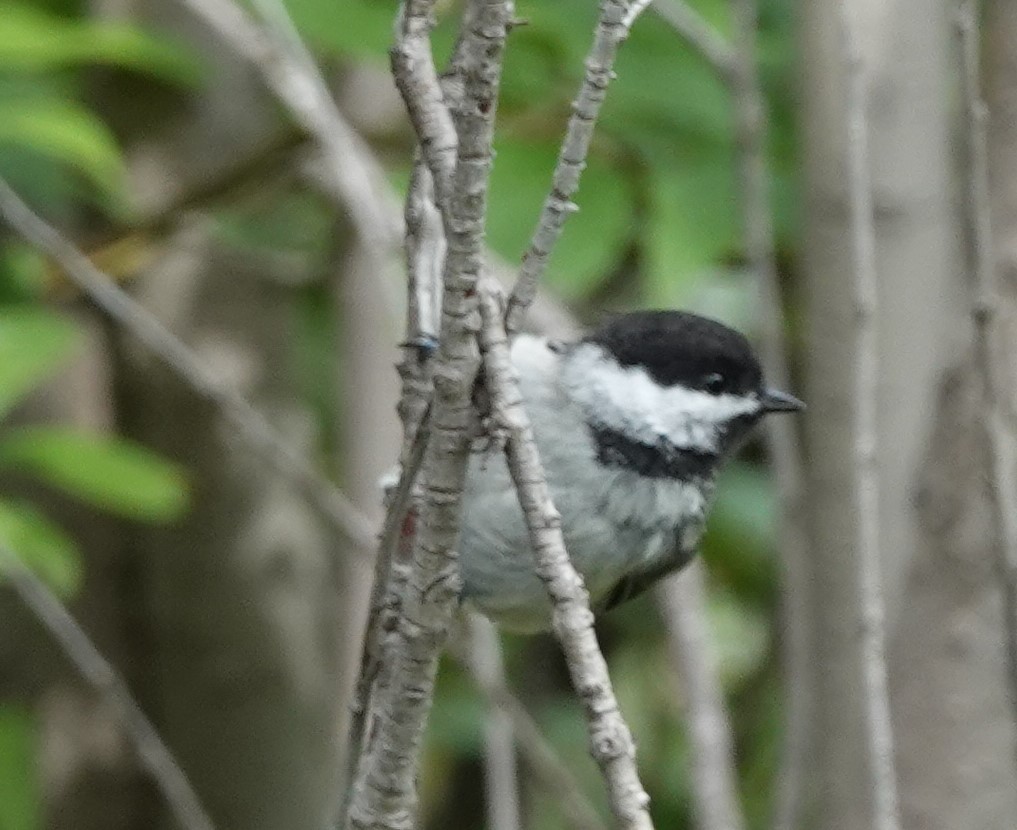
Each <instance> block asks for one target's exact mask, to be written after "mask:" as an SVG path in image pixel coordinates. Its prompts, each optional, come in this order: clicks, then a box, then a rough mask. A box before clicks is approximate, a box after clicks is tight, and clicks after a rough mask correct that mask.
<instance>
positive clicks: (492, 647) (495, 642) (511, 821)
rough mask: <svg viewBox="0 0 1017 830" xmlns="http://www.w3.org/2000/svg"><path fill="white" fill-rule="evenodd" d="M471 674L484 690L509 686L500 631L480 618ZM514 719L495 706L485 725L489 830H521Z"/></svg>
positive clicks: (473, 636)
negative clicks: (506, 679)
mask: <svg viewBox="0 0 1017 830" xmlns="http://www.w3.org/2000/svg"><path fill="white" fill-rule="evenodd" d="M467 635H468V640H469V644H468V649H469V662H470V671H471V673H472V674H473V675H474V677H476V678H477V682H478V685H480V686H481V687H482V688H500V687H504V685H505V665H504V660H503V656H502V650H501V641H500V639H499V637H498V629H497V628H495V626H494V623H493V622H491V621H490V620H489V619H487V618H486V617H482V616H480V615H479V614H471V615H470V616H469V618H468V627H467ZM513 731H514V730H513V728H512V717H511V716H510V715H509V713H508V712H506V711H504V710H503V709H501V708H499V707H497V706H492V707H491V708H490V709H488V712H487V722H486V723H485V724H484V801H485V806H486V808H487V827H488V830H520V827H521V826H522V823H521V819H520V815H519V813H520V801H519V770H518V768H517V765H516V747H515V739H514V737H513Z"/></svg>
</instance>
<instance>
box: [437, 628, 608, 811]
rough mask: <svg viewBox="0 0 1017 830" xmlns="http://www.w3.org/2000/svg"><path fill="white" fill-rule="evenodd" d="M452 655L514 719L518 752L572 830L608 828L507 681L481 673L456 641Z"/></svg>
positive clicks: (488, 697)
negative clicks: (497, 679) (558, 802)
mask: <svg viewBox="0 0 1017 830" xmlns="http://www.w3.org/2000/svg"><path fill="white" fill-rule="evenodd" d="M452 649H453V656H454V657H455V658H456V660H458V661H459V663H460V664H461V665H462V666H463V667H464V668H465V669H466V670H467V671H468V672H469V674H470V678H471V679H472V680H473V682H474V683H475V684H476V686H477V689H478V690H479V691H480V693H481V694H482V695H483V696H484V698H485V699H486V700H487V702H488V704H489V706H490V707H491V708H497V709H498V710H499V711H501V712H503V713H504V714H505V715H506V716H507V717H508V718H509V719H510V720H511V721H512V730H513V732H514V733H515V739H516V743H517V745H518V747H519V754H520V755H521V756H522V759H523V761H525V763H526V765H527V767H528V768H529V770H530V771H531V772H532V774H533V777H534V779H535V781H536V783H537V784H538V785H539V786H541V787H543V788H544V789H545V790H546V792H547V794H548V795H550V796H552V797H553V798H555V799H558V800H560V803H561V810H562V817H563V818H564V820H565V822H566V823H567V824H568V826H569V827H571V828H572V829H573V830H606V828H605V826H604V822H603V820H602V819H601V817H600V815H599V814H598V813H597V810H596V809H595V808H594V806H593V805H592V804H591V803H590V801H589V800H588V799H587V798H586V797H585V796H584V795H583V787H582V785H581V784H580V783H579V781H577V780H576V777H575V776H574V775H573V774H572V771H571V770H570V769H569V767H568V765H567V764H566V763H565V761H564V760H562V758H561V756H560V755H559V754H558V752H557V751H556V750H555V748H554V747H553V746H552V745H551V744H550V743H549V742H548V741H547V739H546V738H545V737H544V732H543V730H542V729H541V727H540V725H539V724H538V723H537V722H536V721H535V720H534V719H533V717H532V716H531V715H530V713H529V712H528V711H526V707H525V706H524V705H523V704H522V702H521V701H520V700H519V698H517V697H516V696H515V695H514V694H513V693H512V690H511V689H509V688H508V686H507V685H506V684H505V683H504V681H500V682H495V681H494V680H493V679H492V678H490V677H487V676H482V675H481V674H480V673H478V672H477V671H476V669H475V667H474V665H473V663H472V661H471V660H470V659H469V655H468V654H466V653H465V650H464V649H463V648H461V647H459V644H457V643H455V642H454V643H453V644H452Z"/></svg>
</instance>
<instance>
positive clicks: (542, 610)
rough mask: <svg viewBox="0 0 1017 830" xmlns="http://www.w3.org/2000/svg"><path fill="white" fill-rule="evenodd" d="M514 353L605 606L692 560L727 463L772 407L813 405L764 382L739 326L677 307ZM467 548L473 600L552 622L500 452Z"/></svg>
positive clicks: (550, 475)
mask: <svg viewBox="0 0 1017 830" xmlns="http://www.w3.org/2000/svg"><path fill="white" fill-rule="evenodd" d="M512 359H513V362H514V363H515V365H516V368H517V370H518V372H519V382H520V387H521V391H522V394H523V398H524V400H525V403H526V409H527V412H528V413H529V416H530V419H531V421H532V424H533V431H534V435H535V437H536V441H537V446H538V449H539V451H540V457H541V460H542V461H543V464H544V470H545V472H546V474H547V480H548V484H549V486H550V488H551V495H552V497H553V499H554V503H555V506H556V507H557V508H558V511H559V513H561V518H562V529H563V532H564V536H565V545H566V548H567V549H568V552H569V555H570V557H571V559H572V562H573V564H574V565H575V566H576V568H577V569H578V570H579V572H580V573H581V574H582V575H583V579H584V580H585V582H586V587H587V589H588V590H589V592H590V599H591V603H592V605H593V607H594V610H605V609H608V608H612V607H614V606H615V605H617V604H618V603H620V602H623V601H625V600H627V599H630V598H632V597H634V596H636V595H638V594H640V593H642V592H643V591H645V590H646V589H647V588H648V587H650V586H651V585H652V584H653V583H654V582H656V581H657V580H658V579H660V578H661V577H663V576H666V575H667V574H669V573H671V572H673V571H675V570H677V569H678V568H681V567H682V566H683V565H685V564H686V563H687V562H688V561H689V560H690V559H691V558H692V556H693V555H694V554H695V551H696V548H697V546H698V544H699V539H700V536H701V535H702V532H703V527H704V524H705V521H706V515H707V511H708V509H709V506H710V503H711V500H712V496H713V491H714V484H715V479H716V475H717V471H718V470H719V468H720V466H721V464H722V463H723V462H724V460H725V459H726V458H728V457H730V456H731V455H732V454H733V452H734V451H735V449H737V447H738V446H739V445H740V444H741V442H742V441H743V440H744V438H745V437H746V435H747V434H748V432H749V430H751V429H752V427H753V426H754V425H755V424H756V423H757V422H758V421H759V420H760V419H761V418H762V416H763V415H765V414H767V413H770V412H794V411H797V410H800V409H802V407H803V406H804V405H803V404H802V402H801V401H799V400H798V399H797V398H794V397H792V396H791V395H789V394H787V393H784V392H779V391H776V390H773V389H769V388H767V387H766V386H765V384H764V383H763V376H762V371H761V370H760V367H759V361H758V360H757V359H756V357H755V355H754V354H753V353H752V349H751V348H750V347H749V344H748V341H746V339H745V338H744V337H743V336H742V335H741V334H739V333H738V332H736V331H733V330H732V329H730V328H728V327H727V326H725V325H722V324H721V323H718V322H716V321H714V320H708V319H706V318H704V317H699V316H696V315H694V314H689V313H686V312H680V311H639V312H634V313H630V314H621V315H618V316H615V317H612V318H610V319H609V320H608V321H607V322H606V323H605V324H604V325H602V326H601V327H600V328H599V329H597V330H596V331H594V332H593V333H591V334H589V335H588V336H586V337H584V338H582V339H581V340H578V341H576V342H572V343H554V342H549V341H548V340H546V339H544V338H540V337H534V336H530V335H520V336H519V337H517V338H516V340H515V341H514V343H513V345H512ZM459 551H460V554H459V562H460V569H461V573H462V579H463V601H464V602H465V603H466V604H467V605H469V606H472V607H475V608H476V609H478V610H480V611H481V612H483V613H484V614H486V615H487V616H489V617H491V618H492V619H493V620H495V621H496V622H498V623H500V624H501V625H503V626H504V627H506V628H508V629H512V630H519V631H535V630H540V629H544V628H547V627H548V626H549V624H550V602H549V600H548V597H547V592H546V590H545V588H544V586H543V584H542V583H541V582H540V580H539V578H538V577H537V575H536V573H535V570H534V557H533V553H532V550H531V548H530V544H529V541H528V535H527V531H526V525H525V522H524V520H523V514H522V511H521V509H520V507H519V503H518V501H517V496H516V492H515V489H514V487H513V485H512V480H511V478H510V477H509V473H508V468H507V466H506V464H505V460H504V458H503V457H502V456H501V455H500V454H499V453H493V452H488V453H478V454H477V455H476V456H475V457H474V458H473V459H472V460H471V463H470V469H469V473H468V477H467V481H466V491H465V496H464V503H463V524H462V536H461V540H460V546H459Z"/></svg>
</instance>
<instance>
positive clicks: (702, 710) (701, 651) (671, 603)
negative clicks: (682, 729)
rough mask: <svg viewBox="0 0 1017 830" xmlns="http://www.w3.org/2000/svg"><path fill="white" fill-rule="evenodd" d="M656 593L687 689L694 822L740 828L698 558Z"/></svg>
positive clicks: (709, 828) (712, 829)
mask: <svg viewBox="0 0 1017 830" xmlns="http://www.w3.org/2000/svg"><path fill="white" fill-rule="evenodd" d="M657 596H658V599H659V604H660V608H661V612H662V613H663V616H664V623H665V625H666V626H667V631H668V645H669V647H670V649H671V653H672V660H673V661H674V664H675V666H676V667H677V668H678V671H679V673H680V675H681V683H682V689H683V691H684V693H685V709H686V718H687V721H688V731H689V738H690V743H691V745H692V764H691V766H692V770H691V772H692V784H693V788H692V791H693V794H694V797H695V801H694V804H695V815H696V826H697V827H698V828H700V830H742V828H744V827H745V817H744V816H743V815H742V808H741V804H740V803H739V800H738V780H737V776H736V773H735V768H734V741H733V738H732V736H731V724H730V722H729V721H728V717H727V710H726V709H725V707H724V690H723V688H722V687H721V685H720V678H719V677H718V673H717V665H716V662H717V661H716V657H715V655H714V653H713V649H712V645H711V643H710V632H709V620H708V618H707V607H706V578H705V574H704V567H703V563H702V560H698V559H697V560H696V561H694V562H692V563H691V564H690V565H688V566H687V567H686V568H685V570H684V571H682V572H681V573H680V574H675V575H674V576H673V577H671V578H670V579H668V580H667V581H666V582H665V583H664V584H663V585H662V586H661V588H660V590H659V591H658V593H657Z"/></svg>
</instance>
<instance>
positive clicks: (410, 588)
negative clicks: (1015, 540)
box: [348, 0, 513, 830]
mask: <svg viewBox="0 0 1017 830" xmlns="http://www.w3.org/2000/svg"><path fill="white" fill-rule="evenodd" d="M512 12H513V7H512V3H511V1H510V0H476V2H474V3H472V4H471V5H470V7H469V8H467V10H466V11H465V12H464V17H463V28H462V30H461V36H460V42H459V46H458V48H457V52H458V54H457V56H456V58H455V66H454V67H453V71H454V72H455V74H456V75H458V76H459V77H461V79H462V100H461V102H458V106H456V107H455V110H454V116H455V118H456V123H455V129H454V131H453V133H452V137H455V136H456V135H458V147H457V148H455V149H456V155H455V159H454V161H455V165H454V172H452V174H451V176H450V177H449V171H448V169H447V167H448V163H447V157H448V142H447V138H448V135H447V133H448V124H447V122H446V120H445V119H446V118H447V116H448V114H449V113H448V111H447V110H446V109H445V104H444V103H443V102H442V99H441V90H440V88H438V84H437V78H436V76H433V75H432V73H433V64H432V62H431V58H430V39H429V37H428V36H427V32H428V28H429V25H430V20H429V16H430V6H429V4H428V3H426V2H425V3H420V2H414V0H408V2H407V3H406V4H405V5H404V7H403V9H402V13H401V21H400V25H401V27H402V30H401V33H400V35H401V36H400V37H399V40H398V42H397V46H396V47H395V48H394V49H393V65H394V67H395V71H396V83H397V85H398V86H399V88H400V91H401V92H402V93H403V96H404V99H405V100H406V103H407V108H408V109H409V110H410V114H411V119H412V120H413V122H414V127H415V128H416V130H417V132H418V137H419V139H420V141H421V150H422V152H423V154H424V158H425V161H427V163H428V166H429V168H430V170H431V175H432V178H433V181H434V187H435V194H436V200H437V204H438V207H439V210H441V211H442V214H443V219H444V226H445V238H446V244H447V246H448V248H447V255H446V257H445V269H444V274H443V284H444V290H443V298H442V321H441V338H440V343H439V345H438V351H437V354H436V356H435V362H434V374H433V382H434V401H433V404H432V406H433V409H432V417H431V438H430V441H429V442H428V445H427V448H426V450H425V454H424V466H423V469H424V470H425V471H426V473H425V480H424V482H423V487H422V490H423V494H422V498H421V508H420V520H419V522H418V524H417V528H416V532H415V538H414V546H413V566H412V570H411V573H410V576H409V580H408V581H407V584H406V588H405V589H404V592H403V604H402V608H401V613H400V619H399V624H398V628H397V630H396V632H395V635H394V637H393V640H392V647H391V650H390V651H389V656H388V660H387V665H386V666H385V667H384V669H383V670H382V673H381V675H380V676H379V679H378V681H377V684H376V685H377V686H378V688H377V689H376V691H375V693H374V695H373V699H372V702H371V707H372V710H371V712H370V713H369V717H370V718H371V719H372V722H371V723H370V724H369V727H368V728H369V730H370V731H369V733H368V734H369V737H368V749H367V752H366V753H365V754H364V756H363V758H362V759H361V764H360V769H358V771H357V776H356V780H355V782H354V789H353V797H352V801H351V803H350V808H349V816H348V824H349V826H350V827H355V828H368V827H371V828H374V827H378V828H393V830H394V829H395V828H404V827H410V826H413V825H414V823H415V822H416V784H415V777H416V767H417V762H418V755H419V748H420V742H421V740H422V738H423V730H424V726H425V723H426V719H427V715H428V712H429V711H430V706H431V697H432V694H433V686H434V679H435V675H436V673H437V667H438V658H439V656H440V653H441V649H442V647H443V645H444V643H445V639H446V637H447V634H448V627H449V624H450V622H451V618H452V614H453V611H454V608H455V602H456V597H457V595H458V592H459V576H458V565H457V562H456V555H457V553H456V545H457V544H458V536H459V519H460V512H461V497H462V490H463V486H464V483H465V478H466V465H467V462H468V460H469V454H470V445H471V437H472V436H471V430H472V427H473V424H474V423H475V414H474V411H473V402H472V392H473V384H474V380H475V377H476V373H477V369H478V367H479V362H480V357H479V351H478V347H477V342H476V336H475V329H476V325H477V298H476V293H477V292H476V285H477V280H478V279H479V277H480V276H481V270H482V268H483V235H484V221H485V218H486V209H487V184H488V176H489V172H490V166H491V161H492V151H491V141H492V138H493V135H494V116H495V112H496V111H497V100H498V88H499V81H500V78H501V50H502V48H503V46H504V42H505V36H506V34H507V31H508V25H509V22H510V21H511V19H512ZM424 50H426V54H424ZM404 58H405V62H404V63H401V60H403V59H404ZM435 95H437V98H435V97H434V96H435ZM435 129H437V133H433V131H434V130H435Z"/></svg>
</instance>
